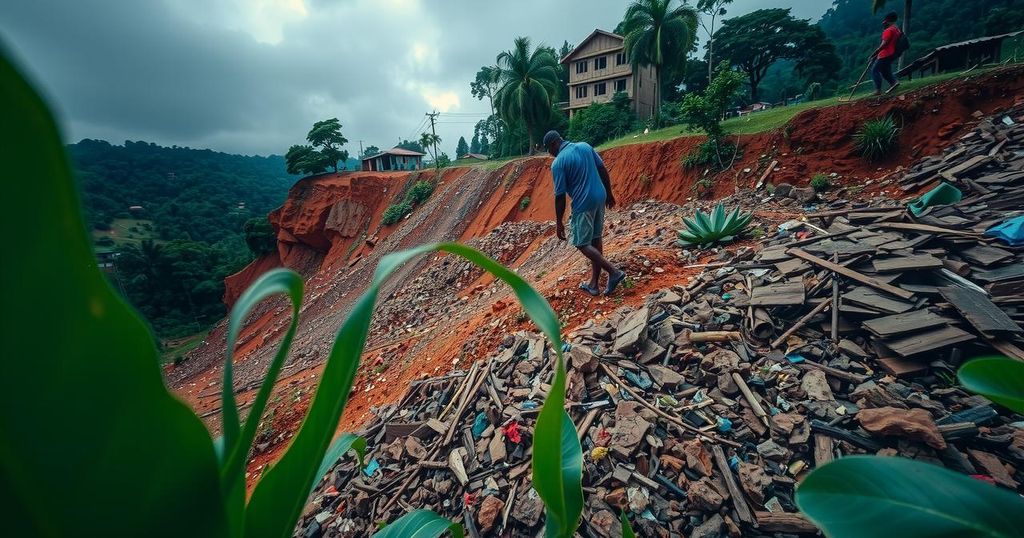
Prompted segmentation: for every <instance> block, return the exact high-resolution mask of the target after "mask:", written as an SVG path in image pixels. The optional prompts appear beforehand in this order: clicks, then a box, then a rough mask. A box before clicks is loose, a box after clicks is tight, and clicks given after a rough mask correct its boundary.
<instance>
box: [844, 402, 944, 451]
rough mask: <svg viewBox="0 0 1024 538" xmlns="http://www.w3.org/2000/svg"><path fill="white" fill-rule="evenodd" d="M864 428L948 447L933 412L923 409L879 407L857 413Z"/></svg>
mask: <svg viewBox="0 0 1024 538" xmlns="http://www.w3.org/2000/svg"><path fill="white" fill-rule="evenodd" d="M857 421H858V422H860V425H861V427H862V428H864V429H865V430H866V431H868V432H869V433H872V434H875V435H891V436H895V437H903V438H906V439H911V440H914V441H919V442H922V443H924V444H926V445H928V446H930V447H932V448H934V449H936V450H943V449H945V448H946V441H945V440H944V439H943V438H942V434H941V433H939V429H938V428H937V427H936V426H935V421H933V420H932V416H931V414H929V413H928V412H927V411H925V410H923V409H899V408H896V407H878V408H874V409H862V410H861V411H860V412H859V413H857Z"/></svg>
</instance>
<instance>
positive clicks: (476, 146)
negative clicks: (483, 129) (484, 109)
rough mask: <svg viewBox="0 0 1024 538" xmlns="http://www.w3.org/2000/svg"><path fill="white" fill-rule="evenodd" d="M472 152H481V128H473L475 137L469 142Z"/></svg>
mask: <svg viewBox="0 0 1024 538" xmlns="http://www.w3.org/2000/svg"><path fill="white" fill-rule="evenodd" d="M469 152H470V153H480V128H479V126H478V127H476V128H474V129H473V139H472V140H471V141H470V142H469Z"/></svg>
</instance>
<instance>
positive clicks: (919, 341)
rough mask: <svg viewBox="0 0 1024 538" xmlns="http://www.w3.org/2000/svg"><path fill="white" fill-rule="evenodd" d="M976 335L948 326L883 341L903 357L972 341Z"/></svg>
mask: <svg viewBox="0 0 1024 538" xmlns="http://www.w3.org/2000/svg"><path fill="white" fill-rule="evenodd" d="M974 338H975V336H974V335H973V334H971V333H969V332H967V331H965V330H963V329H959V328H957V327H952V326H946V327H940V328H938V329H933V330H930V331H923V332H919V333H914V334H910V335H907V336H903V337H900V338H896V339H893V340H885V341H883V342H882V344H883V345H885V347H887V348H889V349H891V350H892V351H893V353H896V354H897V355H899V356H901V357H912V356H914V355H919V354H921V353H924V352H926V351H933V350H936V349H942V348H944V347H948V346H952V345H954V344H960V343H963V342H970V341H971V340H974Z"/></svg>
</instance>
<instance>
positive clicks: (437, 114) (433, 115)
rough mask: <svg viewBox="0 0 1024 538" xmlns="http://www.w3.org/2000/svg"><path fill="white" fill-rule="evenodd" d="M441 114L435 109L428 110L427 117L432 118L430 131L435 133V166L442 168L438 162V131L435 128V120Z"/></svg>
mask: <svg viewBox="0 0 1024 538" xmlns="http://www.w3.org/2000/svg"><path fill="white" fill-rule="evenodd" d="M439 115H440V112H438V111H436V110H435V111H434V112H433V113H430V112H427V117H428V118H430V132H431V133H433V135H434V167H435V168H440V166H439V165H438V162H437V131H436V130H435V129H434V121H435V120H436V119H437V117H438V116H439Z"/></svg>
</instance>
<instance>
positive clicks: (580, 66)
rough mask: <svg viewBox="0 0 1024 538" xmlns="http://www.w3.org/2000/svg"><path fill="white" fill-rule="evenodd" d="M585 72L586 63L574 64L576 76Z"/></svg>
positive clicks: (584, 61)
mask: <svg viewBox="0 0 1024 538" xmlns="http://www.w3.org/2000/svg"><path fill="white" fill-rule="evenodd" d="M586 72H587V61H586V60H583V61H582V62H576V74H577V75H578V74H580V73H586Z"/></svg>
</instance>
